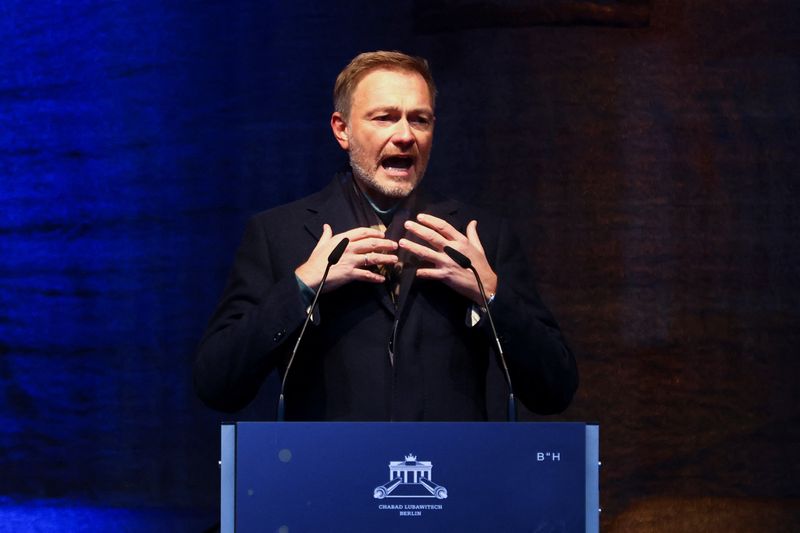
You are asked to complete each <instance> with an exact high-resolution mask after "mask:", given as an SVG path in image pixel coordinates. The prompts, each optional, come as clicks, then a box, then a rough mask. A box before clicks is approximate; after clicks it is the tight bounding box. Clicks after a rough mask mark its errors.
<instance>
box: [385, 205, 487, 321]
mask: <svg viewBox="0 0 800 533" xmlns="http://www.w3.org/2000/svg"><path fill="white" fill-rule="evenodd" d="M405 227H406V229H407V230H408V231H409V232H411V233H413V234H414V235H415V236H417V237H419V239H420V240H422V241H424V242H426V243H427V244H428V246H430V247H428V246H424V245H421V244H417V243H415V242H412V241H410V240H408V239H400V242H399V245H400V248H402V249H404V250H408V251H409V252H411V253H412V254H414V255H416V256H417V257H419V258H420V259H421V260H423V261H425V262H426V263H429V265H427V266H425V267H423V268H418V269H417V276H418V277H420V278H424V279H436V280H439V281H442V282H443V283H445V284H446V285H447V286H449V287H450V288H451V289H453V290H454V291H456V292H458V293H459V294H462V295H463V296H466V297H467V298H469V299H470V300H472V301H473V302H475V303H477V304H478V305H483V298H481V293H480V290H479V289H478V284H477V282H476V281H475V276H474V275H473V274H472V272H470V271H469V270H468V269H466V268H461V267H460V266H458V264H456V262H455V261H453V260H452V259H450V257H449V256H448V255H447V254H446V253H445V252H444V247H445V246H450V247H451V248H454V249H456V250H458V251H459V252H461V253H462V254H464V255H465V256H467V257H468V258H469V260H470V261H472V266H473V267H475V270H477V271H478V275H479V276H480V277H481V281H482V282H483V287H484V289H485V291H486V294H487V297H488V295H489V294H494V293H495V292H497V274H495V273H494V270H492V267H491V266H489V261H487V259H486V252H484V251H483V246H482V245H481V240H480V238H479V237H478V222H477V221H475V220H471V221H470V222H469V224H467V234H466V235H464V234H463V233H461V232H460V231H458V230H457V229H455V228H454V227H453V226H451V225H450V224H449V223H448V222H447V221H446V220H442V219H441V218H437V217H435V216H432V215H426V214H424V213H420V214H419V215H417V220H416V221H414V220H408V221H406V224H405Z"/></svg>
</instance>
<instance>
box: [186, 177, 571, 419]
mask: <svg viewBox="0 0 800 533" xmlns="http://www.w3.org/2000/svg"><path fill="white" fill-rule="evenodd" d="M424 198H426V200H425V204H426V207H424V208H423V211H424V212H426V213H429V214H432V215H435V216H438V217H440V218H444V219H446V220H448V221H449V222H450V223H451V224H452V225H453V226H455V227H456V228H457V229H458V230H459V231H461V232H464V231H465V230H466V225H467V223H468V222H469V221H470V220H472V219H476V220H478V222H479V226H478V232H479V234H480V237H481V242H482V243H483V246H484V249H485V251H486V255H487V258H488V260H489V264H490V265H492V267H493V269H494V270H495V272H496V273H497V275H498V280H499V281H498V289H497V294H496V297H495V300H494V302H493V303H492V313H493V316H494V320H495V323H496V326H497V328H498V331H499V334H500V336H501V339H502V342H503V347H504V351H505V353H506V356H507V358H508V360H509V367H510V373H511V379H512V382H513V384H514V389H515V393H516V395H517V397H518V398H519V399H520V400H521V401H522V402H523V403H524V404H525V405H526V406H527V407H528V408H529V409H531V410H533V411H535V412H538V413H541V414H549V413H555V412H560V411H562V410H564V409H565V408H566V406H567V405H568V404H569V402H570V401H571V399H572V396H573V394H574V392H575V389H576V388H577V381H578V376H577V368H576V364H575V359H574V357H573V355H572V353H571V352H570V351H569V349H568V348H567V347H566V345H565V344H564V342H563V339H562V337H561V333H560V331H559V329H558V325H557V324H556V322H555V321H554V319H553V317H552V316H551V314H550V313H549V311H548V310H547V309H546V308H545V307H544V305H543V304H542V302H541V301H540V299H539V296H538V294H537V293H536V290H535V288H534V286H533V280H532V277H531V275H530V273H529V271H528V267H527V265H526V261H525V258H524V254H523V252H522V249H521V248H520V244H519V242H518V241H517V239H516V238H515V237H514V235H513V232H512V231H511V228H510V226H509V224H508V223H506V222H504V221H501V220H498V219H496V218H493V217H491V216H489V215H487V214H486V213H485V212H482V211H477V210H475V209H474V208H470V207H468V206H465V205H463V204H461V203H459V202H456V201H454V200H447V199H440V198H433V197H427V196H425V197H424ZM323 223H328V224H330V225H331V226H332V228H333V232H334V234H336V233H341V232H343V231H346V230H348V229H351V228H353V227H355V226H356V222H355V217H354V216H353V215H352V214H351V212H350V209H349V208H348V206H347V201H346V199H345V198H344V194H343V192H342V190H341V187H340V186H339V184H338V183H336V180H334V181H333V182H332V183H331V184H330V185H329V186H328V187H326V188H325V189H323V190H322V191H320V192H318V193H315V194H313V195H311V196H309V197H307V198H303V199H301V200H298V201H296V202H293V203H290V204H287V205H283V206H280V207H277V208H274V209H271V210H268V211H265V212H262V213H260V214H258V215H256V216H254V217H253V218H252V219H251V220H250V222H249V225H248V227H247V230H246V232H245V235H244V238H243V241H242V244H241V246H240V248H239V250H238V252H237V255H236V262H235V264H234V267H233V270H232V272H231V275H230V277H229V280H228V283H227V286H226V288H225V290H224V293H223V296H222V299H221V301H220V303H219V305H218V307H217V310H216V312H215V314H214V316H213V318H212V320H211V322H210V324H209V326H208V328H207V330H206V333H205V335H204V336H203V339H202V341H201V343H200V346H199V349H198V353H197V357H196V360H195V365H194V380H195V388H196V391H197V393H198V395H199V396H200V398H201V399H202V400H203V401H204V402H205V403H206V404H207V405H208V406H210V407H212V408H215V409H219V410H223V411H236V410H239V409H241V408H243V407H244V406H246V405H247V404H248V403H249V402H250V401H251V400H252V399H253V398H254V397H255V395H256V393H257V392H258V389H259V387H260V386H261V384H262V382H263V381H264V379H265V377H266V376H267V374H268V373H269V372H272V371H274V370H276V369H279V370H280V371H281V372H282V371H283V368H284V366H285V364H286V361H287V359H288V355H289V353H290V352H291V349H292V347H293V345H294V341H295V339H296V337H297V333H298V331H299V328H300V326H301V324H302V322H303V320H304V318H305V305H304V303H303V300H302V298H301V295H300V292H299V289H298V285H297V281H296V279H295V276H294V269H295V268H296V267H298V266H299V265H300V264H302V263H303V262H304V261H305V260H306V259H307V258H308V256H309V254H310V253H311V250H312V248H313V247H314V245H315V243H316V242H317V240H318V239H319V236H320V234H321V232H322V225H323ZM413 274H414V269H413V267H411V268H409V267H407V268H406V269H405V270H404V274H403V275H404V279H405V276H410V277H409V278H408V282H404V283H403V284H401V287H402V289H401V294H400V297H399V300H398V307H397V309H395V307H394V305H393V304H392V302H391V300H390V299H389V296H388V293H387V291H386V289H385V287H383V286H382V285H374V284H367V283H359V282H352V283H350V284H348V285H345V286H343V287H340V288H338V289H336V290H335V291H331V292H330V293H326V294H324V295H322V296H321V297H320V301H319V316H320V320H319V323H318V324H316V325H315V324H311V325H310V326H309V329H308V330H307V332H306V337H305V339H304V340H303V344H302V346H301V347H300V350H299V352H298V356H297V358H296V360H295V362H294V366H293V367H292V371H291V374H290V376H289V378H288V381H287V392H286V398H287V404H286V418H287V420H409V421H412V420H485V419H486V390H485V389H486V371H487V365H488V364H490V361H491V364H495V363H494V355H493V351H492V348H491V337H490V330H489V328H488V324H486V323H484V322H486V321H485V320H483V321H482V322H481V323H479V324H477V325H476V326H475V327H468V326H467V324H466V316H467V310H468V309H469V307H470V305H471V302H470V301H469V300H467V299H466V298H464V297H462V296H460V295H459V294H457V293H455V292H453V291H452V290H451V289H450V288H448V287H447V286H445V285H444V284H442V283H439V282H435V281H429V280H421V279H414V278H413ZM395 321H397V328H396V335H395V344H394V354H395V355H394V363H392V362H391V361H390V358H389V355H388V344H389V340H390V337H391V335H392V331H393V326H394V324H395Z"/></svg>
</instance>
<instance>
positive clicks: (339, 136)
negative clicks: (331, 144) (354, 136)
mask: <svg viewBox="0 0 800 533" xmlns="http://www.w3.org/2000/svg"><path fill="white" fill-rule="evenodd" d="M331 130H333V136H334V137H336V142H338V143H339V146H341V147H342V150H349V149H350V135H349V134H348V132H347V122H345V120H344V117H343V116H342V114H341V113H339V112H338V111H336V112H334V113H333V114H332V115H331Z"/></svg>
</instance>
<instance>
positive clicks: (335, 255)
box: [328, 237, 350, 265]
mask: <svg viewBox="0 0 800 533" xmlns="http://www.w3.org/2000/svg"><path fill="white" fill-rule="evenodd" d="M349 243H350V239H348V238H347V237H345V238H344V239H342V240H341V241H339V244H337V245H336V248H334V249H333V251H332V252H331V255H329V256H328V264H329V265H335V264H336V263H338V262H339V259H341V258H342V254H343V253H344V249H345V248H347V245H348V244H349Z"/></svg>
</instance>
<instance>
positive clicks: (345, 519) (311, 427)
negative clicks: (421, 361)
mask: <svg viewBox="0 0 800 533" xmlns="http://www.w3.org/2000/svg"><path fill="white" fill-rule="evenodd" d="M221 438H222V442H221V444H222V446H221V449H222V458H221V506H220V518H221V531H222V533H233V532H236V533H250V532H279V533H299V532H318V531H326V532H348V533H352V532H383V531H387V532H394V531H398V532H399V531H414V532H423V531H431V532H437V533H439V532H444V531H469V532H487V533H488V532H491V533H496V532H499V531H502V532H508V533H511V532H517V531H548V532H550V531H552V532H573V531H575V532H577V531H581V532H583V531H587V532H597V531H599V489H598V486H599V482H598V480H599V476H598V473H599V472H598V469H599V455H598V448H599V445H598V443H599V428H598V427H597V426H596V425H587V424H582V423H572V422H563V423H522V422H521V423H508V422H504V423H493V422H392V423H388V422H387V423H383V422H379V423H373V422H353V423H351V422H339V423H336V422H331V423H329V422H237V423H235V424H223V425H222V428H221Z"/></svg>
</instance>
